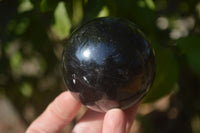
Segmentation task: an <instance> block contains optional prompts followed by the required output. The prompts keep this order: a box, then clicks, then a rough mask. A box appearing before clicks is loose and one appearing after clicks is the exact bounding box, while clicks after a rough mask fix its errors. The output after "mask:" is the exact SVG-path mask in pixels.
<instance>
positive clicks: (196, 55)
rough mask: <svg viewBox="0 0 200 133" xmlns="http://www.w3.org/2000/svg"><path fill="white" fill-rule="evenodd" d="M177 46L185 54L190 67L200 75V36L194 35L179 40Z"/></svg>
mask: <svg viewBox="0 0 200 133" xmlns="http://www.w3.org/2000/svg"><path fill="white" fill-rule="evenodd" d="M177 45H178V46H179V48H180V49H181V50H182V52H183V53H184V54H185V56H186V58H187V61H188V63H189V65H190V67H191V68H192V69H193V70H194V72H196V74H198V75H200V36H199V35H193V36H188V37H184V38H181V39H179V40H177Z"/></svg>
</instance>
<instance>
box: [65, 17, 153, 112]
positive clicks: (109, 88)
mask: <svg viewBox="0 0 200 133" xmlns="http://www.w3.org/2000/svg"><path fill="white" fill-rule="evenodd" d="M62 65H63V75H64V80H65V83H66V85H67V87H68V89H69V91H70V92H71V93H72V95H73V96H74V97H75V98H76V99H78V100H80V101H81V102H82V103H83V104H84V105H86V106H87V107H88V108H91V109H93V110H96V111H100V112H106V111H107V110H109V109H111V108H121V109H126V108H129V107H131V106H133V105H134V104H136V103H138V102H139V101H140V100H141V99H142V98H143V97H144V96H145V94H146V93H147V92H148V91H149V89H150V87H151V85H152V82H153V79H154V75H155V61H154V55H153V52H152V49H151V46H150V45H149V42H148V41H147V39H146V38H145V37H144V35H143V34H142V32H141V31H140V30H139V29H138V28H137V27H136V25H134V24H133V23H132V22H130V21H127V20H123V19H120V18H109V17H107V18H98V19H95V20H92V21H89V22H88V23H86V24H84V25H83V26H81V27H79V28H78V29H76V30H75V31H74V32H73V33H72V35H71V37H70V38H69V40H68V43H67V44H66V45H65V47H64V51H63V56H62Z"/></svg>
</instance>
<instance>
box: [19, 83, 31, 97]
mask: <svg viewBox="0 0 200 133" xmlns="http://www.w3.org/2000/svg"><path fill="white" fill-rule="evenodd" d="M20 92H21V93H22V94H23V96H25V97H30V96H31V95H32V92H33V88H32V86H31V84H30V83H28V82H24V83H23V84H22V85H21V87H20Z"/></svg>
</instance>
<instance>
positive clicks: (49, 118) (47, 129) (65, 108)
mask: <svg viewBox="0 0 200 133" xmlns="http://www.w3.org/2000/svg"><path fill="white" fill-rule="evenodd" d="M80 106H81V104H80V103H79V102H78V101H76V100H75V99H74V98H73V96H72V95H71V94H70V93H69V92H67V91H66V92H63V93H61V94H60V95H59V96H58V97H57V98H56V99H55V100H54V101H53V102H52V103H51V104H50V105H49V106H48V107H47V109H46V110H45V111H44V112H43V113H42V115H41V116H40V117H38V118H37V119H36V120H35V121H34V122H33V123H32V124H31V125H30V126H29V128H28V129H27V131H26V133H41V132H42V133H43V132H44V133H55V132H59V131H61V130H62V128H64V126H65V125H66V124H68V123H69V122H70V121H71V120H72V119H73V118H74V117H75V115H76V113H77V112H78V110H79V108H80Z"/></svg>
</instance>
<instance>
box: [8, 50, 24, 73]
mask: <svg viewBox="0 0 200 133" xmlns="http://www.w3.org/2000/svg"><path fill="white" fill-rule="evenodd" d="M21 62H22V55H21V53H20V52H19V51H18V52H16V53H14V54H13V55H12V56H11V58H10V66H11V68H12V70H13V71H15V72H18V71H19V68H20V66H21Z"/></svg>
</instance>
